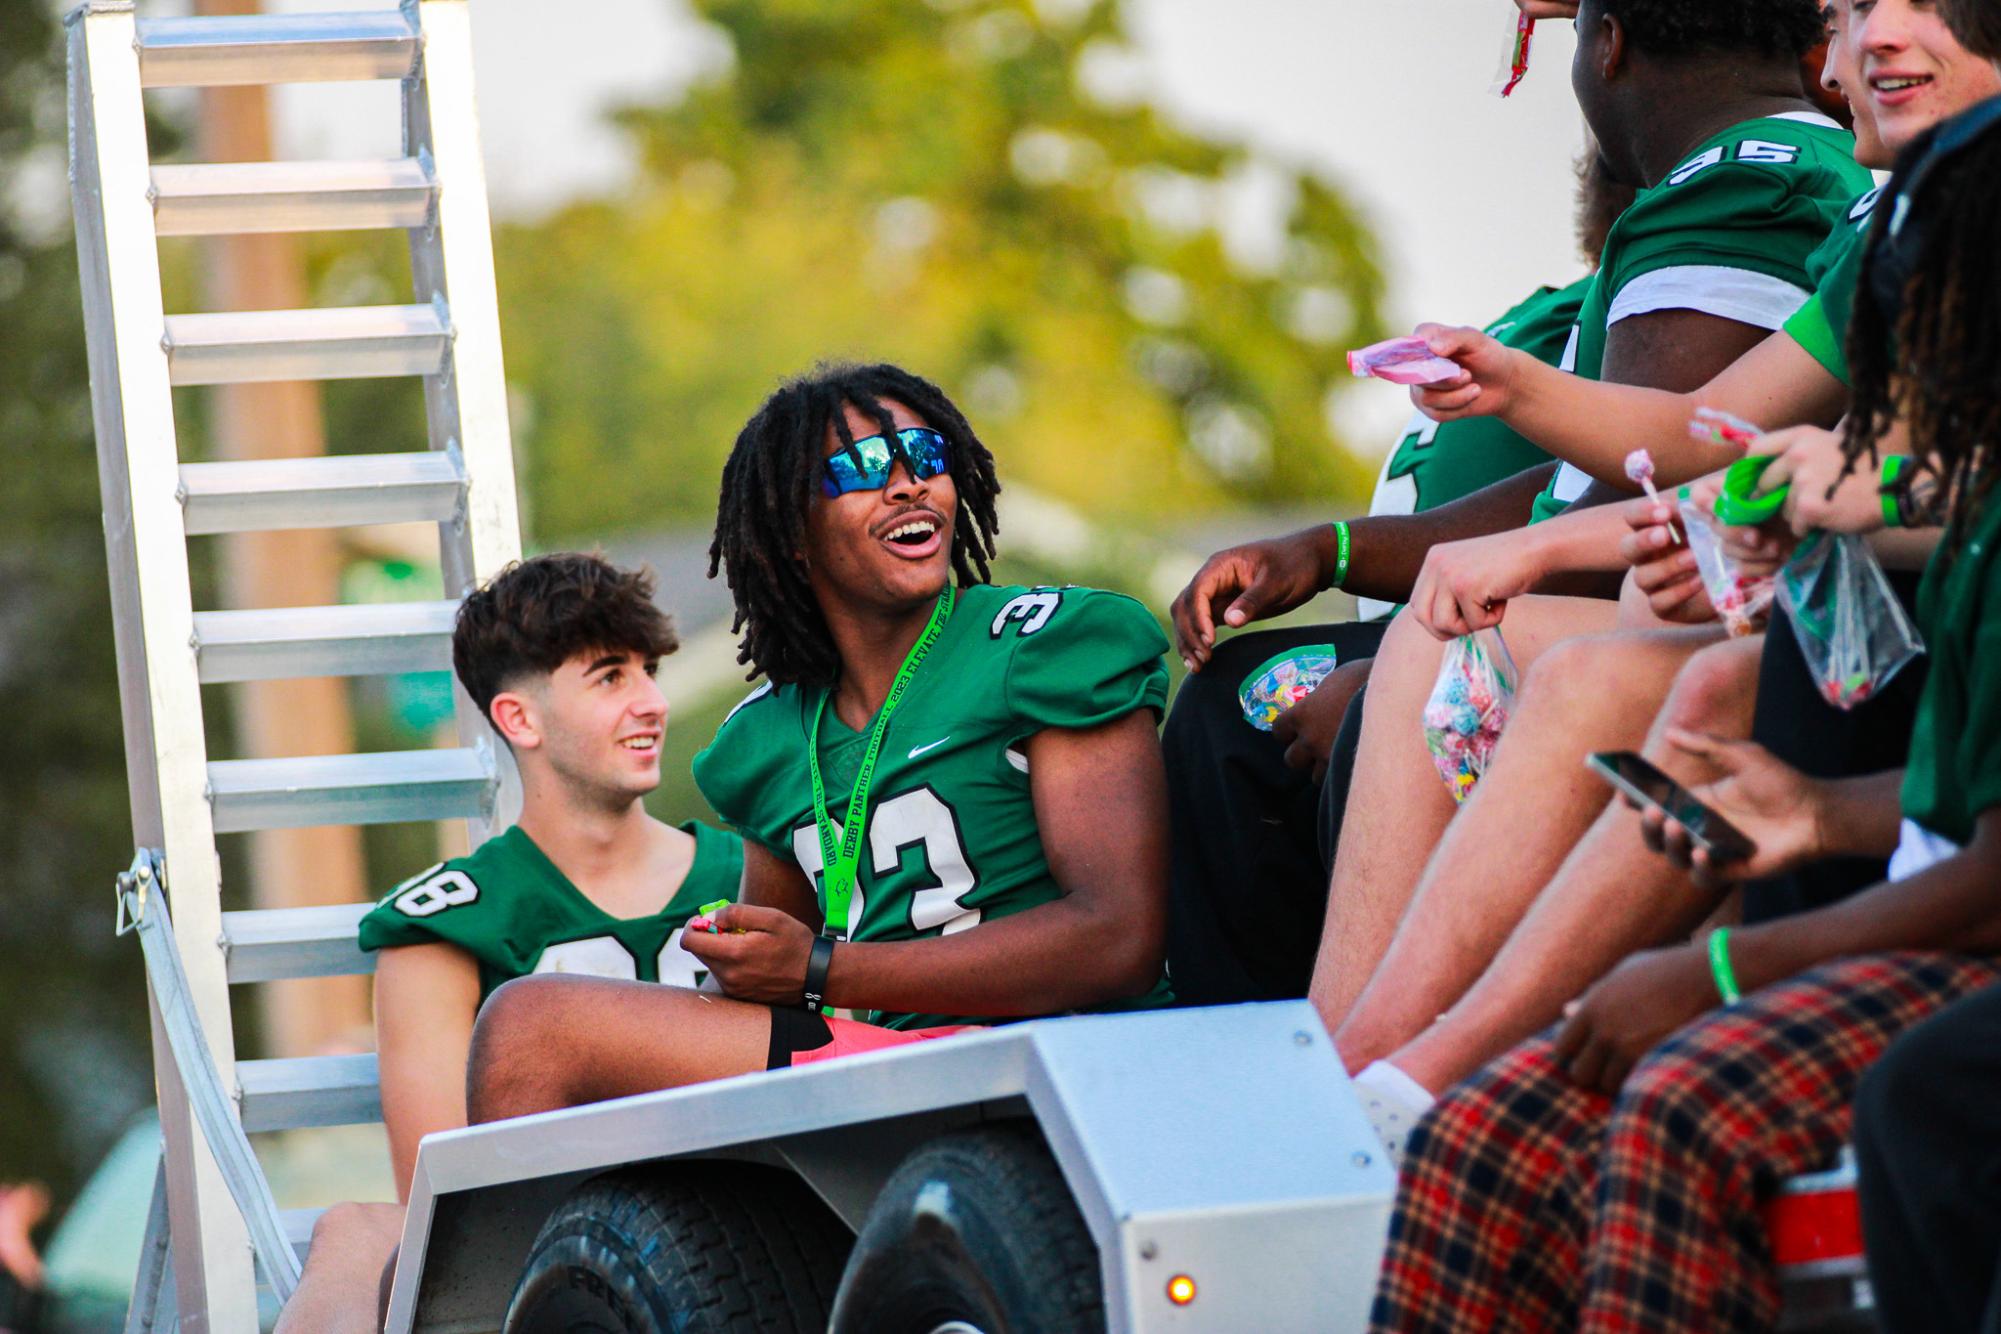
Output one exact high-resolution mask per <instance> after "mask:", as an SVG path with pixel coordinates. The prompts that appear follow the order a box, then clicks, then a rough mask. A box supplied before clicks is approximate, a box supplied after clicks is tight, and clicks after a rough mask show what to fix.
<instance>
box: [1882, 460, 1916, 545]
mask: <svg viewBox="0 0 2001 1334" xmlns="http://www.w3.org/2000/svg"><path fill="white" fill-rule="evenodd" d="M1910 461H1911V460H1910V458H1909V457H1908V456H1907V455H1903V454H1892V455H1890V456H1889V457H1887V458H1885V459H1884V460H1883V488H1882V489H1883V526H1884V527H1885V528H1902V527H1903V526H1904V514H1903V510H1902V509H1901V508H1900V507H1899V506H1898V504H1897V479H1898V478H1900V477H1902V476H1903V475H1904V466H1905V465H1906V464H1908V463H1909V462H1910Z"/></svg>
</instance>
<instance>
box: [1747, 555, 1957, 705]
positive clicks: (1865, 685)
mask: <svg viewBox="0 0 2001 1334" xmlns="http://www.w3.org/2000/svg"><path fill="white" fill-rule="evenodd" d="M1778 589H1779V604H1780V605H1781V606H1783V607H1784V608H1785V609H1786V615H1787V616H1788V617H1790V618H1791V620H1792V623H1793V635H1794V637H1795V638H1797V639H1798V640H1799V645H1800V653H1801V654H1802V655H1803V656H1804V657H1805V659H1806V665H1807V668H1808V670H1809V671H1811V672H1812V673H1813V679H1814V684H1816V685H1818V686H1819V687H1820V694H1821V698H1823V699H1825V700H1826V701H1827V702H1828V703H1829V704H1832V705H1833V706H1834V707H1835V708H1837V709H1852V708H1854V707H1855V706H1856V705H1857V704H1860V703H1862V702H1863V701H1864V700H1866V699H1869V698H1871V697H1873V696H1874V695H1876V694H1877V693H1878V692H1880V691H1881V690H1882V689H1883V687H1884V686H1886V685H1888V684H1889V683H1890V678H1891V677H1893V676H1895V675H1896V674H1897V673H1898V672H1900V671H1902V670H1903V669H1904V666H1905V664H1907V663H1909V662H1910V660H1911V659H1912V658H1915V657H1917V656H1918V654H1920V653H1923V652H1924V651H1925V646H1924V641H1923V640H1922V639H1921V638H1920V637H1919V636H1918V631H1917V627H1916V626H1914V625H1912V624H1911V618H1910V617H1909V616H1906V615H1905V614H1904V608H1903V605H1902V604H1901V603H1899V602H1898V601H1897V595H1896V594H1895V593H1893V592H1892V591H1891V590H1890V581H1889V579H1888V578H1887V577H1886V576H1885V575H1884V574H1883V567H1882V566H1881V565H1879V564H1877V563H1876V555H1875V553H1874V552H1872V551H1870V550H1869V544H1868V543H1867V542H1865V541H1864V540H1862V539H1861V538H1860V537H1856V536H1854V535H1852V534H1840V535H1836V534H1833V533H1811V534H1809V535H1808V536H1807V538H1806V540H1805V541H1804V542H1801V543H1800V545H1799V547H1798V549H1797V550H1795V551H1794V552H1793V558H1792V559H1791V560H1789V561H1787V562H1786V565H1785V568H1783V569H1781V570H1780V571H1779V577H1778Z"/></svg>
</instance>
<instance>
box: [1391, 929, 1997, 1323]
mask: <svg viewBox="0 0 2001 1334" xmlns="http://www.w3.org/2000/svg"><path fill="white" fill-rule="evenodd" d="M1997 978H2001V969H1997V967H1996V966H1995V964H1994V963H1993V962H1992V961H1989V960H1985V959H1974V958H1968V957H1964V956H1960V955H1948V954H1884V955H1871V956H1867V957H1862V958H1855V959H1847V960H1843V961H1841V962H1839V963H1833V964H1828V965H1826V966H1824V967H1821V968H1818V969H1815V970H1814V971H1812V972H1809V973H1805V974H1802V975H1801V976H1799V977H1797V978H1794V979H1792V980H1791V981H1788V982H1785V983H1782V984H1780V985H1778V986H1774V987H1767V988H1765V989H1764V990H1761V991H1757V992H1754V993H1752V994H1751V995H1749V996H1746V997H1745V998H1744V999H1743V1000H1741V1001H1739V1002H1738V1003H1737V1004H1735V1005H1732V1006H1728V1007H1726V1008H1724V1009H1721V1010H1715V1011H1712V1012H1710V1013H1709V1014H1707V1015H1705V1016H1703V1017H1702V1018H1701V1019H1698V1020H1696V1021H1695V1022H1693V1023H1691V1024H1689V1025H1687V1026H1686V1027H1684V1028H1682V1029H1680V1030H1678V1031H1677V1032H1676V1033H1675V1034H1674V1035H1673V1036H1671V1037H1669V1038H1668V1039H1667V1040H1666V1041H1665V1042H1663V1043H1662V1044H1661V1045H1660V1046H1658V1047H1656V1048H1655V1049H1654V1050H1653V1051H1652V1052H1650V1053H1648V1055H1647V1056H1646V1058H1645V1059H1644V1060H1642V1061H1641V1063H1640V1064H1639V1065H1638V1066H1637V1067H1635V1069H1634V1070H1633V1072H1632V1074H1631V1075H1630V1076H1628V1078H1627V1080H1626V1083H1625V1086H1624V1087H1623V1088H1622V1089H1621V1090H1620V1092H1619V1096H1618V1097H1617V1098H1616V1099H1608V1098H1606V1097H1604V1096H1603V1095H1601V1094H1598V1093H1595V1092H1587V1091H1585V1090H1583V1089H1580V1088H1578V1087H1576V1086H1575V1085H1573V1084H1572V1083H1571V1082H1570V1081H1569V1079H1568V1078H1567V1077H1566V1076H1565V1075H1564V1074H1563V1072H1562V1070H1561V1069H1560V1068H1559V1067H1558V1066H1557V1065H1556V1064H1555V1063H1554V1061H1553V1060H1552V1059H1551V1056H1550V1050H1551V1042H1552V1039H1553V1037H1554V1032H1551V1033H1546V1034H1544V1035H1543V1036H1541V1037H1539V1038H1535V1039H1533V1040H1531V1041H1529V1042H1526V1043H1524V1044H1522V1045H1521V1046H1519V1047H1517V1048H1515V1050H1513V1051H1511V1052H1509V1053H1508V1054H1507V1055H1506V1056H1503V1057H1501V1058H1500V1059H1499V1060H1497V1061H1495V1062H1493V1063H1492V1064H1491V1065H1489V1066H1487V1067H1486V1069H1484V1070H1482V1071H1481V1072H1480V1073H1479V1074H1477V1075H1475V1076H1474V1077H1473V1078H1471V1079H1469V1080H1467V1081H1466V1082H1465V1083H1462V1084H1460V1085H1458V1086H1456V1087H1455V1088H1453V1089H1452V1090H1451V1091H1450V1092H1448V1093H1447V1094H1446V1095H1445V1096H1444V1097H1442V1098H1441V1099H1439V1101H1438V1103H1437V1105H1436V1106H1434V1107H1433V1108H1432V1109H1431V1111H1430V1112H1428V1113H1427V1114H1426V1115H1425V1117H1424V1119H1423V1120H1422V1121H1420V1122H1419V1123H1418V1125H1417V1126H1416V1127H1415V1128H1414V1129H1413V1130H1412V1132H1411V1136H1410V1141H1409V1147H1408V1151H1407V1156H1406V1158H1405V1160H1404V1165H1403V1174H1402V1177H1401V1179H1400V1181H1399V1183H1398V1190H1397V1202H1396V1212H1395V1214H1394V1216H1393V1217H1392V1219H1391V1222H1390V1240H1389V1250H1388V1252H1387V1253H1386V1254H1385V1256H1384V1258H1383V1270H1382V1277H1381V1281H1380V1284H1379V1286H1378V1287H1377V1290H1376V1303H1375V1311H1374V1315H1373V1317H1372V1328H1374V1329H1376V1330H1400V1331H1409V1330H1427V1331H1453V1332H1454V1334H1457V1332H1459V1331H1465V1332H1467V1334H1473V1332H1475V1331H1478V1332H1480V1334H1485V1332H1486V1331H1522V1332H1524V1334H1526V1332H1527V1331H1539V1330H1557V1329H1571V1328H1581V1329H1585V1330H1591V1331H1612V1330H1619V1331H1625V1330H1647V1331H1670V1330H1686V1331H1690V1332H1691V1334H1717V1332H1718V1331H1726V1330H1728V1331H1737V1330H1769V1329H1773V1328H1775V1327H1776V1325H1777V1323H1778V1315H1779V1291H1778V1283H1777V1279H1776V1276H1775V1275H1774V1273H1773V1271H1772V1265H1771V1258H1770V1250H1769V1246H1768V1243H1767V1240H1766V1237H1765V1230H1764V1226H1763V1223H1762V1221H1761V1220H1760V1217H1759V1212H1758V1206H1759V1203H1760V1201H1761V1200H1763V1199H1764V1198H1766V1197H1768V1196H1769V1195H1770V1194H1771V1192H1772V1190H1773V1189H1774V1188H1775V1187H1776V1186H1777V1185H1778V1184H1779V1183H1780V1182H1781V1181H1783V1180H1784V1179H1785V1178H1787V1177H1789V1176H1792V1175H1795V1174H1797V1173H1800V1172H1805V1171H1811V1170H1814V1169H1816V1168H1820V1167H1823V1166H1825V1165H1826V1164H1827V1163H1828V1162H1829V1161H1830V1160H1831V1159H1832V1158H1833V1156H1834V1155H1835V1153H1836V1152H1837V1151H1839V1149H1840V1148H1841V1146H1842V1145H1843V1144H1844V1143H1845V1142H1846V1141H1847V1139H1848V1128H1849V1115H1850V1110H1849V1104H1850V1101H1851V1099H1852V1098H1853V1096H1854V1093H1855V1085H1856V1081H1857V1080H1858V1079H1860V1077H1861V1075H1862V1072H1863V1071H1864V1070H1865V1069H1867V1068H1868V1066H1869V1065H1870V1063H1871V1062H1873V1061H1874V1060H1875V1059H1876V1058H1877V1057H1878V1056H1880V1055H1881V1054H1882V1052H1883V1049H1884V1048H1885V1047H1886V1046H1888V1045H1889V1043H1890V1041H1891V1039H1893V1038H1895V1037H1896V1036H1897V1035H1898V1034H1899V1033H1901V1032H1902V1031H1904V1030H1905V1029H1907V1028H1909V1027H1911V1026H1912V1025H1913V1024H1916V1023H1917V1022H1918V1021H1919V1020H1921V1019H1923V1018H1925V1017H1926V1016H1927V1015H1929V1014H1931V1013H1933V1012H1934V1011H1936V1010H1939V1009H1942V1008H1944V1007H1945V1006H1946V1005H1949V1004H1950V1003H1952V1002H1953V1001H1954V1000H1956V999H1958V998H1959V997H1961V996H1964V995H1967V994H1970V993H1971V992H1974V991H1977V990H1979V989H1980V988H1981V987H1984V986H1986V985H1988V984H1989V983H1991V982H1994V981H1995V980H1997Z"/></svg>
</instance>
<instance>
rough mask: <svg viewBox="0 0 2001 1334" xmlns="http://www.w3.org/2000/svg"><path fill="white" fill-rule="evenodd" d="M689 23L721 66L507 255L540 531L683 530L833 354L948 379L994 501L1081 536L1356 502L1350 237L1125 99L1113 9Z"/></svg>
mask: <svg viewBox="0 0 2001 1334" xmlns="http://www.w3.org/2000/svg"><path fill="white" fill-rule="evenodd" d="M694 4H695V8H696V10H697V11H698V12H699V13H700V14H701V15H702V16H703V17H704V18H705V19H707V20H708V21H709V22H711V23H712V24H714V25H715V26H716V27H717V28H718V29H719V30H720V31H721V33H722V34H723V35H724V36H726V37H727V39H728V43H729V47H730V49H731V51H732V52H733V58H732V60H731V61H730V62H729V65H728V68H727V69H726V70H725V71H724V72H722V73H720V74H719V75H717V76H716V77H714V78H712V79H709V80H706V81H702V82H699V83H698V84H697V85H696V86H694V87H693V88H691V89H690V90H688V91H687V93H686V94H685V95H684V96H682V97H681V98H680V99H679V100H678V101H676V102H674V103H673V104H671V105H668V106H664V107H649V108H631V109H628V110H626V111H624V112H622V113H621V114H620V117H619V119H620V120H621V122H622V123H623V125H624V126H625V127H626V129H627V130H628V131H629V132H630V133H631V134H632V135H633V136H634V138H635V143H636V145H637V148H638V150H639V157H640V170H639V173H638V179H637V181H636V183H635V185H634V187H633V189H632V190H631V191H630V192H629V193H628V194H626V195H624V196H622V197H619V198H615V199H600V200H593V201H589V202H583V203H578V204H575V205H573V206H570V207H568V208H565V209H562V210H561V211H559V212H558V213H556V214H554V215H553V216H551V217H549V218H547V219H545V220H543V221H541V222H539V223H536V224H533V225H519V226H510V227H505V228H503V229H502V230H501V233H500V236H499V238H498V243H497V253H498V261H499V266H500V287H501V296H502V318H503V322H504V325H505V335H506V345H507V357H508V366H509V371H510V378H511V380H512V381H513V382H514V383H515V384H516V386H517V388H518V389H519V390H520V396H519V400H518V404H517V407H518V412H517V418H516V423H515V427H516V432H517V435H518V436H519V437H520V438H521V440H522V442H523V444H524V446H525V449H524V453H525V470H524V476H523V482H524V489H525V491H526V492H527V495H528V498H529V501H530V503H531V515H532V522H533V527H534V529H535V530H536V531H537V532H539V533H541V534H544V535H569V534H577V533H588V532H594V531H602V530H603V529H604V528H606V527H607V526H610V527H618V526H626V525H652V524H657V523H659V522H661V521H662V520H663V519H664V518H670V517H676V516H679V517H686V518H691V519H693V518H700V517H705V516H706V515H707V514H708V513H709V512H710V507H711V506H712V505H713V503H714V487H715V478H716V477H717V475H718V472H719V469H720V465H721V461H722V458H723V456H724V454H725V453H726V452H727V451H728V448H729V445H730V442H731V440H732V439H733V438H734V436H735V433H736V430H737V429H738V428H739V427H740V426H741V425H742V423H743V420H744V418H745V417H746V416H747V415H748V414H749V412H750V410H751V408H753V407H754V406H755V405H756V404H757V403H758V402H759V401H760V400H761V399H762V397H763V396H764V395H765V394H766V393H767V392H768V391H769V390H770V388H771V387H772V386H773V385H774V383H775V382H776V380H777V379H778V378H779V377H780V376H783V375H785V374H787V373H790V372H795V371H798V370H801V369H804V368H806V367H808V366H810V365H811V364H812V363H813V362H814V361H816V360H818V359H821V358H824V357H847V358H866V359H877V358H881V359H888V360H895V361H899V362H902V363H904V364H906V365H909V366H911V367H912V368H913V369H916V370H919V371H920V372H922V373H924V374H926V375H928V376H930V377H931V378H933V379H936V380H938V381H939V382H940V383H941V384H942V385H943V386H944V387H945V388H946V389H947V390H948V392H951V393H953V394H954V395H955V396H956V397H957V398H959V400H960V401H961V403H962V404H963V405H964V406H965V408H966V409H967V412H968V414H969V415H970V416H971V417H972V418H973V421H974V424H975V425H976V426H977V427H978V428H979V429H980V430H981V431H982V433H983V434H984V435H985V436H986V437H987V439H988V440H989V442H990V443H991V444H992V445H993V446H994V448H995V450H996V452H997V453H998V454H999V455H1000V457H1001V459H1002V476H1003V480H1016V481H1020V482H1023V483H1026V484H1028V485H1032V486H1034V487H1036V488H1037V489H1039V490H1042V491H1044V492H1047V493H1050V494H1053V495H1056V496H1059V497H1061V498H1064V499H1067V500H1069V501H1071V502H1073V503H1077V504H1081V505H1087V506H1089V508H1090V512H1092V513H1094V514H1096V515H1104V516H1109V517H1113V518H1128V519H1137V518H1145V519H1146V520H1148V521H1157V520H1158V519H1159V518H1160V517H1162V516H1166V517H1168V518H1170V519H1171V517H1172V516H1174V515H1175V514H1177V513H1185V512H1188V511H1191V510H1199V509H1203V508H1212V507H1214V506H1215V505H1216V504H1218V503H1219V502H1222V501H1225V500H1229V499H1236V500H1242V501H1253V502H1255V501H1261V500H1273V499H1280V498H1283V499H1286V500H1290V501H1297V500H1299V499H1302V498H1310V497H1327V498H1329V499H1335V498H1353V497H1357V496H1360V495H1363V494H1365V492H1366V487H1367V483H1368V481H1369V477H1368V475H1367V473H1366V471H1365V470H1364V469H1363V467H1362V465H1359V464H1357V463H1356V462H1355V461H1354V460H1353V459H1352V458H1351V457H1350V456H1349V455H1348V454H1347V453H1346V451H1345V450H1344V449H1342V448H1341V446H1340V443H1339V442H1338V441H1337V440H1336V439H1334V437H1333V435H1332V431H1331V428H1330V426H1329V424H1328V413H1327V405H1328V400H1329V396H1330V394H1331V393H1332V392H1333V391H1334V389H1335V387H1336V386H1337V385H1338V384H1339V383H1340V382H1341V380H1342V379H1343V378H1344V377H1345V374H1346V368H1345V363H1344V361H1343V355H1342V354H1343V352H1344V350H1345V349H1346V348H1348V347H1351V346H1354V345H1356V344H1357V343H1358V342H1360V341H1364V340H1367V339H1370V338H1373V337H1375V336H1376V335H1377V333H1378V315H1377V309H1378V300H1379V297H1380V294H1381V279H1380V276H1379V273H1378V270H1377V266H1376V263H1375V259H1374V252H1373V247H1372V244H1371V241H1370V238H1369V236H1368V234H1367V232H1366V231H1365V230H1364V228H1363V227H1362V225H1361V224H1360V223H1359V222H1358V220H1357V219H1356V217H1355V215H1354V214H1353V213H1352V212H1351V211H1350V209H1349V208H1348V207H1347V205H1346V204H1345V203H1344V202H1343V200H1342V199H1341V197H1340V195H1339V194H1338V192H1337V191H1336V190H1335V189H1334V188H1333V187H1332V186H1331V185H1330V184H1329V183H1327V182H1325V181H1323V180H1321V179H1319V178H1317V177H1315V176H1313V175H1311V174H1310V173H1305V172H1300V171H1297V170H1292V169H1289V168H1285V167H1282V166H1280V165H1277V164H1274V163H1271V162H1268V161H1262V160H1260V159H1258V158H1257V157H1256V156H1255V155H1254V154H1253V153H1252V152H1251V151H1250V150H1248V149H1247V148H1245V147H1243V146H1241V145H1236V144H1230V143H1223V142H1218V141H1216V140H1215V139H1213V138H1205V137H1202V136H1200V135H1197V134H1194V133H1190V132H1188V131H1186V130H1182V129H1178V128H1176V127H1175V126H1173V125H1172V124H1170V123H1169V122H1168V121H1167V120H1166V119H1165V118H1163V116H1162V115H1161V114H1160V113H1159V112H1158V111H1157V110H1155V109H1154V108H1153V107H1152V106H1150V105H1148V104H1147V103H1146V101H1145V100H1144V98H1143V97H1140V96H1137V95H1135V94H1134V92H1133V90H1132V89H1131V88H1129V87H1124V86H1121V85H1122V84H1129V82H1130V80H1129V79H1128V78H1127V77H1126V75H1127V73H1128V72H1129V71H1130V69H1131V68H1132V67H1133V65H1134V62H1135V61H1136V56H1135V54H1134V52H1133V51H1132V50H1131V48H1130V46H1129V43H1128V38H1127V35H1126V32H1125V27H1124V21H1123V18H1122V15H1121V12H1120V9H1119V6H1118V4H1117V3H1116V2H1115V0H1065V3H1061V4H1059V3H1055V0H1042V3H1040V4H1030V3H1027V0H930V2H929V3H926V2H925V0H694ZM1247 201H1248V202H1247ZM1260 203H1262V205H1263V208H1262V213H1263V215H1264V216H1263V217H1262V218H1258V217H1257V216H1256V215H1257V214H1258V213H1259V212H1260V208H1259V204H1260ZM1233 212H1234V213H1249V214H1251V215H1253V217H1252V222H1251V225H1250V226H1248V227H1246V228H1242V229H1238V228H1232V227H1226V226H1225V225H1224V221H1223V220H1224V218H1225V216H1226V214H1229V213H1233Z"/></svg>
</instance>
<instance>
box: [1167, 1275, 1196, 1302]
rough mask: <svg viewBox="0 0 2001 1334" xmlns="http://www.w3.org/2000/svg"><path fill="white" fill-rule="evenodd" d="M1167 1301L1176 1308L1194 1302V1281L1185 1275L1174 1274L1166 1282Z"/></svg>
mask: <svg viewBox="0 0 2001 1334" xmlns="http://www.w3.org/2000/svg"><path fill="white" fill-rule="evenodd" d="M1167 1300H1169V1301H1170V1302H1173V1303H1174V1304H1175V1305H1176V1306H1186V1305H1188V1303H1190V1302H1192V1301H1194V1300H1195V1280H1194V1279H1192V1278H1190V1277H1188V1275H1186V1274H1176V1275H1175V1276H1174V1277H1173V1278H1170V1279H1169V1280H1167Z"/></svg>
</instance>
